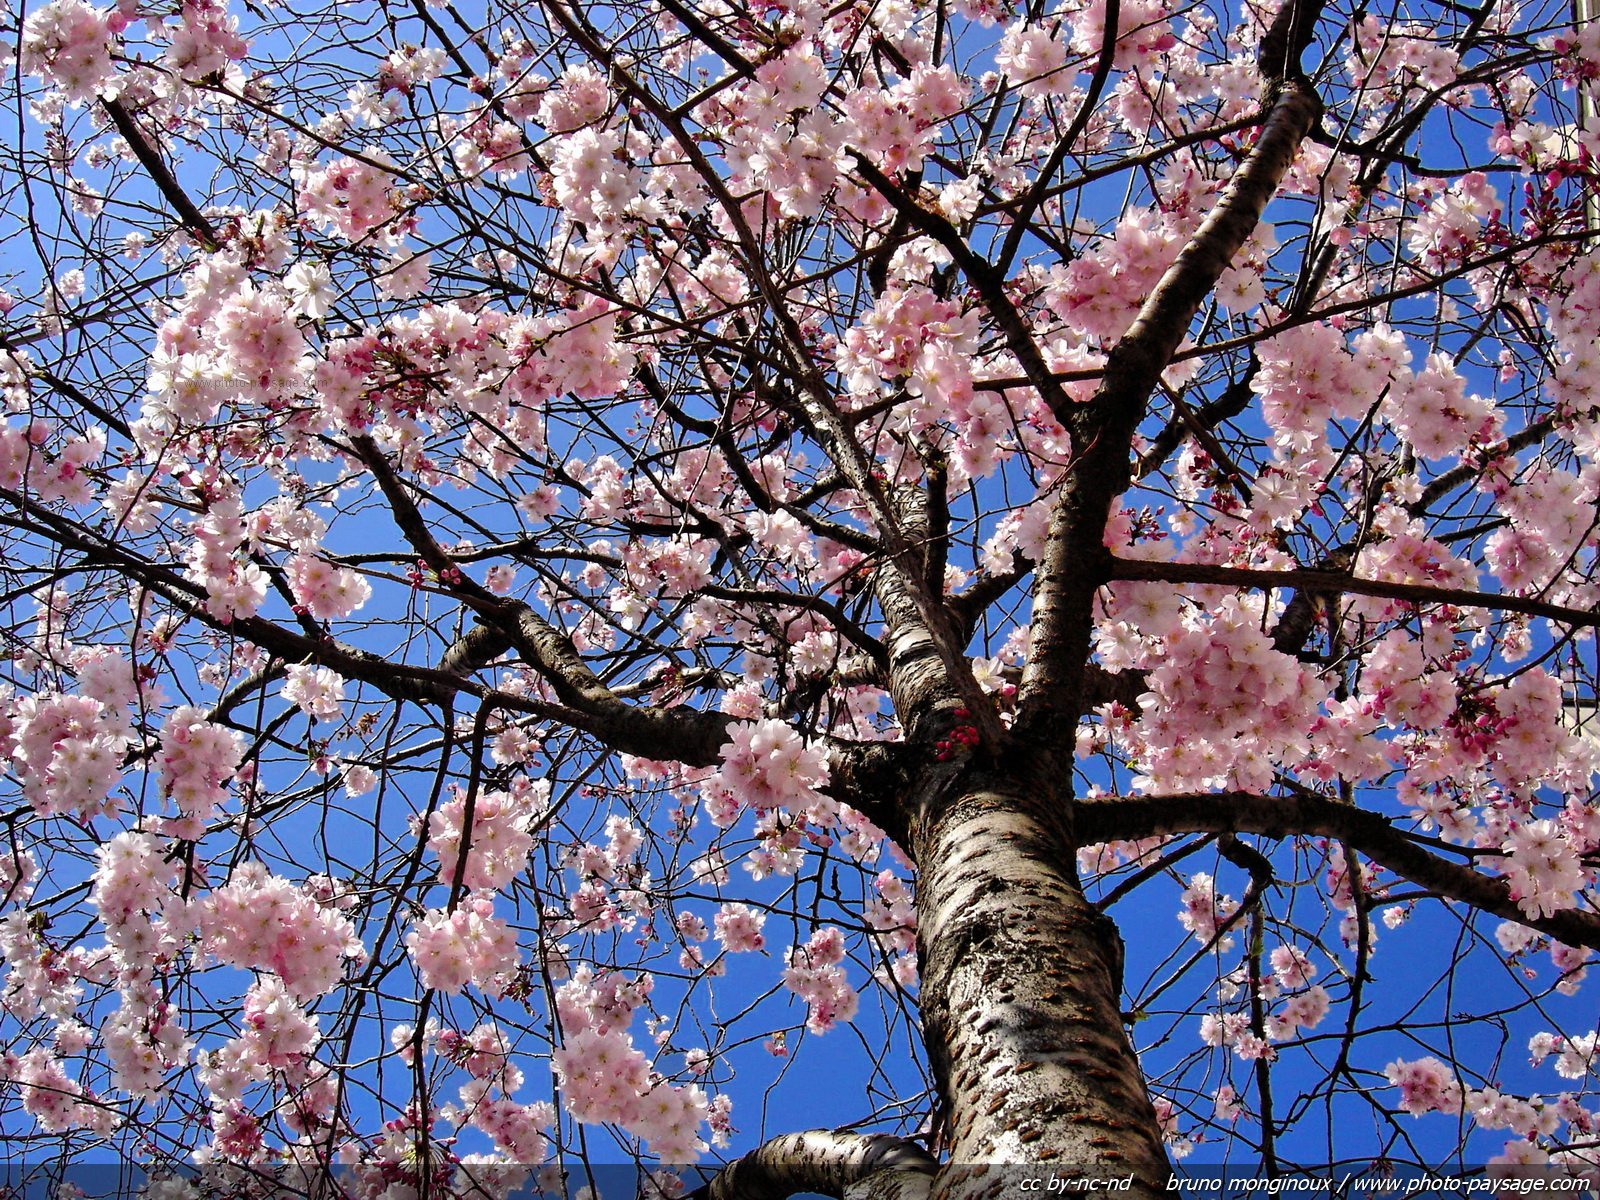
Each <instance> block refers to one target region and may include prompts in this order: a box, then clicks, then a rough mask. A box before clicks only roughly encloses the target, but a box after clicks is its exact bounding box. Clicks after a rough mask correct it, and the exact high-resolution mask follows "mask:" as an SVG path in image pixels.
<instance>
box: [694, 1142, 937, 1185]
mask: <svg viewBox="0 0 1600 1200" xmlns="http://www.w3.org/2000/svg"><path fill="white" fill-rule="evenodd" d="M938 1170H939V1163H938V1160H937V1159H935V1158H934V1157H933V1156H932V1155H931V1154H929V1153H928V1152H927V1151H926V1150H924V1149H923V1148H922V1147H921V1146H918V1145H917V1144H916V1143H915V1142H908V1141H906V1140H905V1139H904V1138H897V1137H891V1136H889V1135H888V1134H883V1133H876V1134H861V1133H850V1132H848V1131H841V1130H831V1129H809V1130H807V1131H806V1132H804V1133H789V1134H784V1135H783V1136H782V1137H776V1138H773V1139H772V1140H771V1141H770V1142H766V1143H764V1144H763V1145H760V1146H757V1147H756V1148H755V1149H754V1150H751V1151H750V1152H749V1153H748V1154H746V1155H745V1156H744V1157H743V1158H740V1159H738V1160H736V1161H735V1162H732V1163H730V1164H729V1165H728V1166H726V1167H724V1168H723V1169H722V1170H721V1171H720V1172H718V1174H717V1175H716V1177H715V1178H713V1179H712V1180H711V1182H710V1183H708V1184H707V1185H706V1186H705V1187H704V1188H701V1189H700V1190H699V1191H697V1192H695V1193H694V1194H693V1196H692V1197H691V1200H787V1197H789V1196H793V1195H796V1194H798V1193H800V1192H813V1193H816V1194H817V1195H821V1196H833V1197H835V1198H836V1200H843V1198H844V1196H845V1193H846V1192H847V1191H849V1192H850V1194H851V1195H852V1196H856V1195H860V1194H861V1191H862V1189H861V1185H863V1184H867V1183H868V1181H869V1180H871V1181H872V1183H873V1184H877V1183H879V1182H880V1181H878V1180H874V1179H873V1177H874V1176H877V1175H879V1174H885V1175H887V1176H890V1177H896V1176H903V1177H909V1178H908V1179H907V1180H906V1182H916V1183H921V1185H922V1189H923V1191H924V1194H925V1193H926V1189H927V1187H928V1186H930V1185H931V1183H932V1180H933V1177H934V1175H935V1174H936V1173H937V1172H938ZM882 1182H888V1181H887V1180H885V1181H882ZM865 1191H866V1194H867V1195H871V1196H877V1195H883V1194H885V1193H884V1192H883V1191H880V1190H879V1188H878V1187H876V1186H869V1187H867V1188H866V1189H865ZM899 1194H900V1195H902V1196H907V1197H908V1200H909V1195H911V1194H914V1193H907V1192H904V1191H901V1192H900V1193H899Z"/></svg>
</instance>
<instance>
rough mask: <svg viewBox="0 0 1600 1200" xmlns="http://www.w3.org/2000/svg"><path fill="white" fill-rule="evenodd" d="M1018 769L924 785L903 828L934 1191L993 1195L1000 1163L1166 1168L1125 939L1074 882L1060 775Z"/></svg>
mask: <svg viewBox="0 0 1600 1200" xmlns="http://www.w3.org/2000/svg"><path fill="white" fill-rule="evenodd" d="M1041 774H1042V772H1039V771H1035V770H1032V769H1030V767H1029V765H1027V764H1023V765H1022V766H1021V767H1020V768H1016V767H1013V768H1011V769H1007V770H1004V771H1002V770H998V769H992V768H968V769H966V770H962V771H957V772H955V773H953V777H947V778H946V780H945V781H944V782H943V783H938V782H936V783H935V784H934V785H933V786H932V788H931V789H930V792H929V794H928V796H927V797H926V800H925V804H924V807H923V811H922V813H921V814H919V819H918V821H917V822H916V825H915V827H914V829H913V847H914V852H915V854H916V858H917V862H918V863H919V865H920V870H921V879H920V882H919V885H918V914H919V915H918V940H919V948H920V954H921V961H922V995H921V1003H922V1017H923V1026H924V1033H925V1038H926V1042H927V1045H928V1047H929V1054H930V1057H931V1059H932V1064H933V1068H934V1072H935V1076H936V1079H937V1081H938V1085H939V1089H940V1093H941V1095H942V1097H943V1099H944V1102H945V1105H946V1113H945V1117H946V1127H947V1131H948V1144H947V1149H948V1151H949V1163H950V1165H949V1166H948V1167H947V1168H946V1170H945V1172H944V1173H943V1174H942V1175H941V1178H940V1181H939V1184H938V1186H937V1188H936V1192H935V1194H936V1195H937V1196H940V1197H948V1196H959V1197H963V1198H965V1197H978V1196H998V1195H1000V1194H1002V1193H1004V1192H1006V1191H1008V1190H1010V1189H1012V1188H1014V1185H1015V1181H1014V1180H1013V1179H1011V1178H1010V1174H1009V1173H1008V1172H1005V1171H1002V1170H997V1169H994V1167H995V1166H997V1165H1000V1164H1020V1163H1032V1164H1039V1165H1042V1166H1047V1167H1053V1168H1055V1169H1056V1170H1057V1172H1058V1173H1059V1174H1061V1175H1079V1176H1104V1175H1119V1176H1120V1175H1127V1174H1132V1175H1134V1176H1135V1183H1134V1185H1133V1190H1132V1191H1130V1192H1129V1193H1127V1194H1130V1195H1131V1194H1142V1195H1154V1194H1156V1193H1158V1192H1160V1191H1161V1190H1162V1189H1163V1187H1164V1185H1165V1181H1166V1178H1167V1176H1168V1174H1169V1166H1168V1163H1167V1160H1166V1156H1165V1154H1164V1152H1163V1150H1162V1147H1161V1138H1160V1133H1159V1128H1158V1125H1157V1122H1156V1117H1155V1112H1154V1109H1153V1108H1152V1106H1151V1103H1150V1100H1149V1097H1148V1094H1147V1092H1146V1089H1145V1085H1144V1079H1143V1077H1142V1075H1141V1072H1140V1070H1139V1064H1138V1060H1137V1059H1136V1057H1135V1056H1134V1053H1133V1049H1132V1047H1131V1045H1130V1044H1129V1042H1128V1039H1127V1036H1126V1034H1125V1033H1124V1030H1123V1024H1122V1015H1121V1005H1120V999H1121V991H1122V978H1121V976H1122V942H1121V939H1120V937H1119V936H1118V934H1117V930H1116V926H1115V925H1114V924H1113V923H1112V922H1111V921H1110V919H1109V918H1107V917H1104V916H1103V915H1101V914H1100V913H1099V912H1097V911H1096V910H1095V909H1094V908H1093V906H1092V905H1090V904H1089V902H1088V901H1087V899H1086V898H1085V897H1084V894H1083V890H1082V888H1081V887H1080V885H1079V882H1078V879H1077V872H1076V868H1075V860H1074V849H1073V838H1072V834H1071V829H1070V826H1069V813H1070V807H1071V804H1070V801H1071V797H1070V795H1069V794H1067V793H1066V791H1065V786H1064V781H1063V780H1059V779H1058V780H1049V779H1045V778H1040V777H1039V776H1040V775H1041Z"/></svg>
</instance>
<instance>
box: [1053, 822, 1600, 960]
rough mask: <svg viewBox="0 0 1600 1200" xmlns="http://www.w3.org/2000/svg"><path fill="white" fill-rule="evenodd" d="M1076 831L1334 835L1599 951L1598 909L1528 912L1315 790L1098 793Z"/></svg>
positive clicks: (1118, 836) (1490, 881)
mask: <svg viewBox="0 0 1600 1200" xmlns="http://www.w3.org/2000/svg"><path fill="white" fill-rule="evenodd" d="M1074 830H1075V832H1076V834H1077V837H1078V839H1079V840H1080V841H1081V842H1082V843H1084V844H1086V845H1090V844H1093V843H1096V842H1105V841H1121V840H1133V839H1137V838H1147V837H1161V836H1171V835H1174V834H1183V833H1255V834H1261V835H1263V836H1265V837H1276V838H1282V837H1325V838H1332V839H1334V840H1335V841H1339V842H1343V843H1344V844H1345V845H1346V846H1349V847H1350V848H1351V849H1353V850H1356V851H1359V852H1360V853H1362V854H1364V855H1366V856H1367V857H1368V858H1370V859H1371V860H1372V861H1373V862H1375V863H1377V864H1378V865H1379V866H1382V867H1384V868H1386V869H1387V870H1389V871H1392V872H1393V873H1394V874H1396V875H1399V876H1400V877H1401V878H1403V879H1408V880H1410V881H1411V882H1412V883H1414V884H1416V885H1417V886H1418V887H1422V888H1426V889H1427V890H1428V891H1431V892H1434V893H1436V894H1437V895H1439V896H1441V897H1442V898H1444V899H1446V900H1455V901H1459V902H1460V903H1462V904H1467V905H1471V906H1472V907H1473V908H1477V909H1481V910H1482V911H1484V912H1486V913H1491V914H1493V915H1494V916H1497V917H1503V918H1505V919H1506V920H1509V921H1516V922H1518V923H1519V924H1522V925H1526V926H1528V928H1530V929H1537V930H1538V931H1539V932H1540V933H1545V934H1549V935H1550V936H1551V937H1553V938H1557V939H1558V940H1560V941H1562V942H1565V943H1566V944H1567V945H1569V946H1587V947H1588V948H1590V949H1594V950H1600V915H1596V914H1594V913H1588V912H1579V911H1577V910H1568V911H1566V912H1558V913H1553V914H1551V915H1550V916H1547V917H1531V916H1529V915H1528V914H1527V913H1525V912H1523V911H1522V909H1521V908H1520V907H1519V906H1518V905H1517V902H1516V901H1515V900H1513V899H1512V898H1511V893H1510V890H1509V889H1508V887H1507V886H1506V882H1505V880H1503V879H1499V878H1496V877H1495V876H1492V875H1484V874H1482V873H1481V872H1479V871H1475V870H1473V869H1472V868H1471V867H1468V866H1463V865H1460V864H1458V863H1452V862H1449V861H1447V860H1446V859H1443V858H1440V857H1439V856H1438V855H1437V854H1434V853H1432V852H1430V851H1428V850H1426V849H1424V848H1423V847H1422V846H1420V845H1418V844H1417V842H1416V841H1415V840H1414V839H1412V838H1411V837H1410V836H1408V835H1407V834H1406V832H1405V831H1404V830H1402V829H1399V828H1397V827H1396V826H1395V825H1394V824H1393V823H1392V822H1391V821H1390V819H1389V818H1387V817H1384V816H1381V815H1379V814H1378V813H1375V812H1369V811H1368V810H1366V809H1362V808H1354V807H1352V806H1350V805H1348V804H1344V803H1341V802H1340V801H1337V800H1333V799H1330V798H1328V797H1326V796H1319V795H1317V794H1316V793H1314V792H1296V793H1295V794H1293V795H1289V796H1258V795H1253V794H1251V793H1248V792H1215V793H1204V794H1188V795H1177V796H1119V797H1114V798H1109V799H1095V800H1092V801H1084V802H1081V803H1079V804H1078V805H1077V807H1076V810H1075V813H1074Z"/></svg>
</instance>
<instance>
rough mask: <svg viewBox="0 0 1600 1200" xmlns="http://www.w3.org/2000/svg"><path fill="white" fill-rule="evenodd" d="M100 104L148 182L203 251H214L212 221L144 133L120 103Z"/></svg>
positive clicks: (104, 102)
mask: <svg viewBox="0 0 1600 1200" xmlns="http://www.w3.org/2000/svg"><path fill="white" fill-rule="evenodd" d="M100 103H101V104H102V105H103V106H104V107H105V110H106V113H107V114H108V115H109V116H110V117H111V123H112V124H113V125H115V126H116V127H117V132H118V133H120V134H121V135H122V140H123V141H125V142H127V143H128V149H130V150H132V151H133V156H134V157H135V158H137V159H138V160H139V163H140V165H141V166H143V167H144V169H145V170H146V171H147V172H149V175H150V178H151V180H152V181H153V182H154V183H155V185H156V187H157V188H158V189H159V190H160V192H161V194H162V195H163V196H165V197H166V198H167V202H168V203H169V204H171V205H172V207H173V208H175V209H177V211H178V217H179V219H180V220H181V221H182V222H183V224H184V225H185V226H186V227H187V228H188V230H189V232H190V233H192V234H194V235H195V236H196V237H197V238H199V239H200V244H201V245H202V246H203V247H205V249H207V250H215V249H217V247H218V246H219V245H220V244H221V243H220V242H218V240H217V231H216V230H215V229H214V228H212V226H211V222H210V221H209V220H207V219H206V215H205V214H204V213H203V212H201V211H200V209H199V208H198V207H197V206H196V205H195V202H194V201H193V200H191V199H189V195H188V193H187V192H185V191H184V190H183V188H182V186H181V185H180V184H179V183H178V180H177V177H176V176H175V175H173V173H172V171H171V170H170V169H168V167H167V164H166V163H165V162H163V161H162V159H161V156H160V155H159V154H157V153H156V151H155V148H154V147H152V146H151V145H150V143H149V142H148V141H147V140H146V139H145V136H144V134H143V132H141V131H140V129H139V126H138V125H137V124H135V122H134V119H133V114H132V113H130V112H129V111H128V110H127V109H126V108H125V107H123V104H122V101H120V100H116V99H106V100H102V101H101V102H100Z"/></svg>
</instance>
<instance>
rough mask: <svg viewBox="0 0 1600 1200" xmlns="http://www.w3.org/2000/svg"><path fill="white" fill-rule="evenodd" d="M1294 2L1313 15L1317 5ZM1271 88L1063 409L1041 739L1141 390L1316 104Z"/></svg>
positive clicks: (1077, 678)
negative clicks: (1083, 385) (1221, 172)
mask: <svg viewBox="0 0 1600 1200" xmlns="http://www.w3.org/2000/svg"><path fill="white" fill-rule="evenodd" d="M1305 2H1306V3H1307V4H1310V5H1311V8H1312V9H1313V13H1312V15H1313V17H1314V9H1315V7H1316V5H1315V4H1314V2H1313V0H1305ZM1269 83H1271V81H1270V80H1269ZM1271 91H1272V93H1273V100H1272V104H1271V107H1270V108H1269V110H1268V112H1267V114H1266V118H1265V120H1264V121H1263V123H1262V126H1261V132H1260V135H1259V136H1258V137H1257V139H1256V144H1255V147H1254V148H1253V149H1252V150H1251V151H1250V155H1249V157H1248V158H1247V159H1246V160H1245V162H1244V165H1243V166H1241V167H1240V168H1239V170H1238V171H1237V172H1236V173H1235V175H1234V177H1233V179H1232V180H1231V181H1230V182H1229V184H1228V188H1227V190H1226V191H1225V192H1224V193H1223V195H1222V197H1221V198H1220V199H1219V200H1218V201H1217V204H1216V207H1215V208H1213V209H1212V210H1211V213H1210V215H1208V216H1207V217H1206V219H1205V221H1204V222H1203V223H1202V224H1201V226H1200V228H1199V229H1198V230H1197V231H1196V232H1195V234H1194V236H1193V237H1192V238H1190V240H1189V243H1188V244H1187V245H1186V246H1184V248H1183V250H1182V251H1181V252H1180V253H1179V255H1178V257H1177V259H1176V260H1175V261H1174V262H1173V264H1172V265H1171V266H1170V267H1168V268H1167V271H1166V273H1165V274H1164V275H1163V276H1162V277H1161V280H1160V282H1158V283H1157V284H1156V287H1155V290H1154V291H1153V292H1152V293H1151V295H1150V298H1149V299H1148V300H1146V301H1145V303H1144V306H1143V307H1142V308H1141V309H1140V310H1139V315H1138V316H1137V317H1136V318H1135V319H1134V322H1133V324H1132V325H1131V326H1130V327H1129V329H1128V332H1127V333H1125V334H1124V335H1123V336H1122V339H1121V340H1120V341H1118V342H1117V344H1116V345H1115V346H1114V347H1112V349H1111V352H1110V354H1109V355H1108V356H1107V359H1106V366H1105V375H1104V377H1103V378H1102V380H1101V383H1100V387H1099V390H1098V391H1097V392H1096V393H1095V396H1094V399H1093V400H1092V401H1090V403H1089V405H1088V406H1087V410H1086V411H1083V412H1081V413H1075V414H1069V415H1068V420H1069V426H1070V428H1071V429H1072V431H1073V443H1074V444H1073V449H1074V452H1075V454H1076V455H1077V462H1076V463H1075V465H1074V467H1073V470H1072V471H1071V473H1070V474H1069V475H1068V476H1067V478H1066V480H1065V482H1064V483H1063V486H1062V489H1061V493H1060V495H1059V496H1058V498H1057V500H1056V504H1055V508H1054V510H1053V511H1052V513H1051V516H1050V533H1049V538H1048V540H1047V542H1046V547H1045V553H1044V555H1043V556H1042V561H1041V562H1040V564H1039V570H1038V574H1037V579H1036V583H1035V587H1034V597H1035V601H1034V612H1035V617H1034V638H1033V653H1032V655H1031V656H1030V658H1029V661H1028V668H1027V671H1026V673H1025V674H1024V676H1023V681H1022V688H1021V692H1020V695H1019V705H1020V709H1021V712H1020V716H1019V724H1020V726H1021V727H1022V728H1023V730H1024V731H1026V732H1030V733H1036V734H1037V735H1038V740H1039V742H1040V743H1041V744H1053V743H1055V742H1057V741H1058V740H1059V738H1060V735H1061V733H1062V731H1063V730H1064V729H1066V728H1070V725H1071V723H1072V722H1074V721H1076V719H1077V716H1078V705H1079V703H1080V700H1081V695H1080V693H1081V683H1082V672H1083V664H1084V663H1085V661H1086V660H1087V658H1088V649H1089V637H1090V631H1091V629H1092V627H1093V607H1094V593H1095V589H1096V588H1097V587H1098V586H1099V584H1100V583H1101V582H1103V581H1104V579H1105V578H1106V576H1105V574H1104V572H1105V568H1106V565H1107V561H1108V559H1109V556H1108V555H1107V554H1106V550H1105V544H1104V534H1105V527H1106V520H1107V518H1108V516H1109V514H1110V511H1111V505H1112V504H1113V502H1114V501H1115V499H1116V497H1117V496H1118V495H1120V494H1121V493H1122V492H1123V490H1124V489H1125V488H1126V487H1127V486H1128V483H1129V480H1130V478H1131V471H1130V463H1129V451H1130V447H1131V444H1132V440H1133V434H1134V431H1135V430H1136V429H1137V428H1138V426H1139V422H1140V421H1141V420H1142V419H1143V417H1144V414H1145V410H1146V407H1147V406H1148V404H1149V399H1150V393H1151V391H1152V390H1153V389H1154V388H1155V386H1156V383H1157V381H1158V380H1159V379H1160V378H1161V372H1162V371H1163V370H1165V369H1166V367H1167V364H1168V363H1170V362H1171V361H1172V355H1173V353H1174V352H1175V351H1176V350H1177V348H1178V343H1179V342H1180V341H1181V340H1182V339H1183V336H1184V334H1185V333H1186V332H1187V331H1188V328H1189V323H1190V322H1191V321H1192V320H1193V318H1194V314H1195V313H1196V312H1198V311H1199V308H1200V304H1201V302H1202V301H1203V300H1204V299H1205V297H1206V295H1207V293H1209V292H1210V291H1211V289H1212V288H1213V287H1214V286H1215V284H1216V281H1217V279H1218V278H1219V277H1220V276H1221V275H1222V272H1223V271H1225V270H1226V269H1227V268H1228V265H1229V264H1230V263H1231V262H1232V261H1233V259H1234V257H1235V256H1236V255H1237V254H1238V252H1239V248H1240V247H1241V246H1242V245H1244V242H1245V239H1246V238H1247V237H1249V236H1250V233H1251V232H1252V231H1253V230H1254V229H1255V227H1256V224H1257V222H1258V221H1259V220H1260V218H1261V214H1262V212H1263V211H1264V210H1265V209H1266V206H1267V202H1268V201H1269V200H1270V199H1271V198H1272V196H1273V194H1274V193H1275V192H1276V191H1277V187H1278V181H1279V180H1280V179H1282V178H1283V174H1284V172H1285V171H1287V170H1288V169H1289V164H1290V162H1291V161H1292V160H1293V159H1294V156H1295V152H1296V151H1297V150H1298V148H1299V146H1300V143H1301V141H1302V140H1303V139H1304V137H1305V135H1306V131H1307V130H1309V129H1310V128H1311V126H1312V125H1313V124H1314V123H1315V122H1316V121H1317V119H1318V116H1319V114H1320V112H1321V108H1322V105H1321V101H1320V100H1319V99H1318V98H1317V95H1316V93H1315V92H1314V91H1312V90H1311V88H1310V86H1309V85H1307V84H1305V83H1304V82H1302V81H1300V80H1297V79H1289V80H1285V81H1282V82H1280V83H1276V84H1271Z"/></svg>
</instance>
